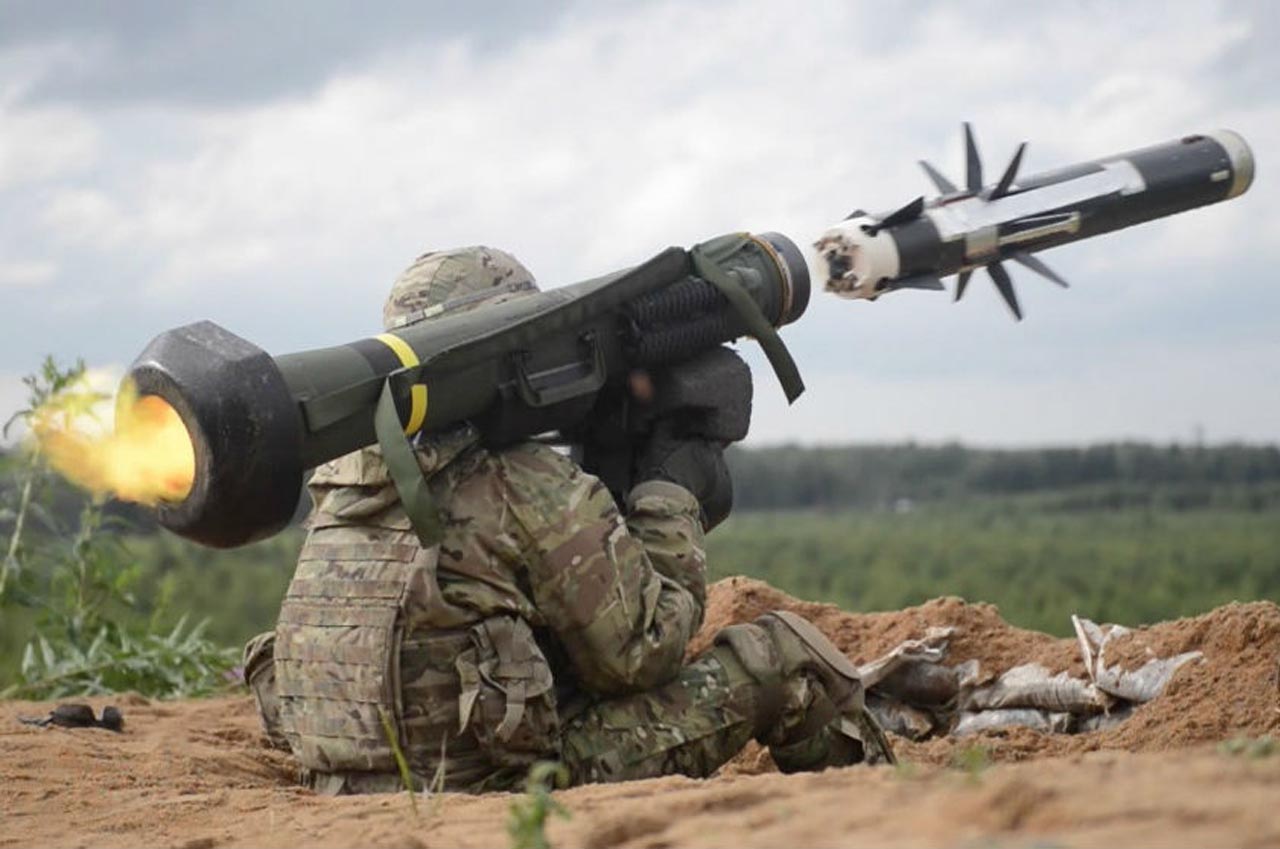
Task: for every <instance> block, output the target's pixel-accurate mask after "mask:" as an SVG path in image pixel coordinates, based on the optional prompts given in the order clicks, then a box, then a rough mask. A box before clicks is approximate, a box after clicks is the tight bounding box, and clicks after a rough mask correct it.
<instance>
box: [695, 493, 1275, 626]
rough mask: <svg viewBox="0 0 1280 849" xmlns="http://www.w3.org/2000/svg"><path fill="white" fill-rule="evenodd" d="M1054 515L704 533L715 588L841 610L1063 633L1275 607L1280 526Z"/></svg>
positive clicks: (1016, 511) (1252, 520) (943, 510)
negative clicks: (974, 610)
mask: <svg viewBox="0 0 1280 849" xmlns="http://www.w3.org/2000/svg"><path fill="white" fill-rule="evenodd" d="M1277 512H1278V511H1274V510H1273V511H1258V512H1254V511H1242V510H1220V509H1210V510H1197V511H1171V510H1146V509H1129V510H1113V511H1104V510H1090V511H1074V510H1073V511H1060V510H1054V509H1052V508H1051V507H1046V506H1045V503H1044V500H1043V499H1039V498H1035V497H1031V496H1021V497H1007V498H999V499H984V500H980V501H977V502H973V503H961V504H956V503H950V502H944V503H935V504H925V505H921V506H917V507H915V508H913V509H912V510H911V511H910V512H905V513H892V512H863V513H854V512H845V513H836V514H827V513H814V512H805V513H755V514H753V513H743V514H739V515H736V516H734V517H732V518H731V519H729V521H728V522H727V523H726V524H725V525H724V527H723V528H721V529H719V530H717V531H716V532H715V533H714V534H712V535H711V537H710V540H709V546H708V547H709V560H710V563H711V571H712V576H713V577H725V576H727V575H730V574H745V575H750V576H752V577H757V578H760V579H762V580H766V581H768V582H769V583H771V584H773V585H774V586H776V587H778V588H780V589H783V590H786V591H787V592H789V593H792V594H793V595H797V596H800V597H801V598H807V599H818V600H822V601H829V602H832V603H834V604H838V605H840V606H841V607H844V608H846V609H848V610H897V609H900V608H903V607H908V606H911V605H914V604H920V603H921V602H923V601H926V600H928V599H930V598H934V597H936V596H939V595H958V596H962V597H964V598H966V599H968V600H970V601H987V602H992V603H994V604H996V605H998V606H999V607H1000V610H1001V612H1002V613H1003V615H1004V616H1005V618H1006V619H1008V620H1009V621H1011V622H1013V623H1015V624H1017V625H1020V626H1023V627H1027V628H1034V629H1036V630H1041V631H1047V632H1049V633H1055V634H1059V635H1063V636H1065V635H1067V634H1068V632H1069V630H1070V615H1071V614H1072V613H1080V614H1083V615H1086V616H1088V617H1090V618H1092V619H1097V620H1099V621H1109V622H1121V623H1124V624H1129V625H1138V624H1143V623H1148V622H1157V621H1161V620H1164V619H1169V618H1173V617H1178V616H1186V615H1191V614H1197V613H1203V612H1205V611H1207V610H1210V609H1212V608H1213V607H1216V606H1218V605H1220V604H1224V603H1226V602H1229V601H1233V600H1240V601H1248V600H1254V599H1280V521H1278V519H1280V515H1277Z"/></svg>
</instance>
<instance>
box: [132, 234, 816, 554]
mask: <svg viewBox="0 0 1280 849" xmlns="http://www.w3.org/2000/svg"><path fill="white" fill-rule="evenodd" d="M700 257H701V258H704V259H705V258H706V257H711V258H713V260H714V263H715V266H716V267H717V268H720V269H723V270H724V271H725V272H726V273H727V275H728V279H730V280H731V281H732V284H731V285H732V286H734V287H736V288H737V289H739V290H740V291H741V293H745V296H746V297H748V298H749V299H750V303H751V304H753V305H754V307H753V309H757V310H758V311H759V313H760V314H762V315H763V319H762V320H764V321H767V322H768V324H769V325H770V326H772V327H781V326H782V325H785V324H789V323H791V322H793V321H795V320H796V319H797V318H799V317H800V315H801V314H802V313H803V312H804V310H805V308H806V306H807V304H808V297H809V278H808V269H807V266H806V265H805V263H804V260H803V258H802V256H801V254H800V252H799V251H798V250H797V248H796V247H795V245H794V244H792V243H791V242H790V241H789V240H788V239H786V237H784V236H781V235H778V234H776V233H766V234H761V235H758V236H747V235H731V236H725V237H721V238H719V239H714V240H711V241H710V242H706V243H703V244H702V245H699V246H697V247H695V248H694V249H693V250H692V251H685V250H682V249H679V248H670V249H668V250H666V251H664V252H662V253H661V254H658V255H657V256H656V257H654V258H653V259H651V260H650V261H648V262H646V263H644V264H642V265H640V266H637V267H635V268H632V269H628V270H625V271H620V272H617V273H614V274H611V275H607V276H605V277H601V278H597V279H594V280H588V281H585V282H582V283H578V284H575V285H572V286H566V287H563V288H560V289H553V290H551V291H548V292H543V293H540V294H534V295H529V296H527V297H523V298H517V299H514V300H511V301H507V302H505V303H502V304H498V305H494V306H491V307H487V308H484V309H480V310H473V311H470V312H465V313H460V314H457V315H453V316H441V317H439V318H435V319H432V320H430V321H424V322H420V323H418V324H415V325H411V326H408V327H406V328H403V329H401V330H398V331H396V332H394V333H384V334H381V335H380V336H376V337H371V338H368V339H363V340H360V341H357V342H352V343H350V344H346V345H338V346H335V347H331V348H324V349H319V350H314V351H304V352H301V353H295V354H287V355H284V356H281V357H277V358H274V359H273V358H272V357H270V356H269V355H267V354H266V353H265V352H263V351H262V350H260V349H259V348H257V347H256V346H254V345H252V344H251V343H249V342H247V341H245V340H243V339H241V338H239V337H237V336H235V335H234V334H231V333H229V332H228V331H226V330H224V329H222V328H220V327H218V326H217V325H215V324H213V323H211V322H200V323H197V324H193V325H188V326H186V327H181V328H177V329H175V330H171V331H168V332H167V333H164V334H161V335H160V336H159V337H157V338H156V339H155V340H154V341H153V342H152V343H151V344H150V345H149V346H148V347H147V348H146V349H145V350H144V351H143V353H142V354H141V355H140V356H139V357H138V359H137V360H136V361H135V362H134V364H133V365H132V366H131V368H130V371H129V376H128V379H131V380H132V381H133V382H134V383H135V384H136V386H137V387H138V391H139V392H140V393H142V394H155V395H159V396H161V397H162V398H164V399H165V400H166V401H168V402H169V403H170V404H171V405H172V406H173V407H174V408H175V409H176V410H177V411H178V413H179V415H181V416H182V419H183V421H184V423H185V424H186V425H187V429H188V432H189V433H190V434H191V437H192V441H193V443H194V445H195V453H196V475H195V481H194V484H193V486H192V490H191V492H190V494H189V495H188V496H187V497H186V498H185V499H184V500H183V501H181V502H177V503H164V504H161V505H160V506H159V507H158V508H157V517H158V519H159V521H160V523H161V524H162V525H164V526H165V527H166V528H168V529H169V530H172V531H174V532H175V533H178V534H180V535H182V536H186V537H188V538H190V539H194V540H196V541H198V542H201V543H204V544H206V545H211V546H214V547H221V548H226V547H232V546H237V545H242V544H245V543H247V542H251V541H253V540H255V539H261V538H263V537H266V536H269V535H271V534H273V533H275V532H277V531H278V530H280V529H281V528H282V527H283V526H284V525H285V523H287V522H288V520H289V519H290V518H291V516H292V515H293V512H294V508H295V506H296V502H297V496H298V493H299V490H300V488H301V482H302V475H303V472H304V471H305V470H306V469H309V468H312V467H314V466H317V465H319V464H321V463H323V462H325V461H327V460H330V459H333V458H335V457H338V456H341V455H343V454H346V453H348V452H350V451H353V450H356V449H357V448H360V447H362V446H364V445H369V444H372V443H373V442H375V441H376V440H377V437H376V434H375V425H374V412H375V409H376V407H377V404H378V401H379V398H380V397H381V396H382V393H383V390H384V387H386V386H388V385H389V386H390V391H391V393H392V397H393V398H394V401H395V407H396V411H397V413H398V414H399V419H400V423H401V425H403V427H404V431H405V433H406V434H407V435H409V436H412V435H414V434H417V433H419V432H427V433H429V432H433V431H439V430H443V429H446V428H448V427H450V426H452V425H455V424H457V423H459V422H461V421H464V420H467V421H471V422H473V423H474V424H476V426H477V427H478V428H479V429H480V431H481V433H482V435H483V438H484V439H485V441H486V442H487V443H488V444H491V445H501V444H505V443H509V442H512V441H515V440H518V439H522V438H526V437H529V436H532V435H535V434H538V433H544V432H548V431H553V430H560V429H562V428H568V427H571V426H574V425H577V424H579V423H581V422H582V421H584V419H585V418H586V417H587V416H589V415H590V413H591V410H592V407H593V405H594V403H595V399H596V396H597V394H598V393H599V392H600V391H601V390H602V389H604V388H606V387H608V386H616V385H618V384H620V383H621V382H623V381H625V380H626V379H627V375H628V374H629V373H630V372H631V371H632V370H633V369H637V368H646V367H654V366H658V365H661V364H664V363H667V362H672V361H674V360H679V359H681V358H685V357H688V356H692V355H693V354H696V353H698V352H700V351H703V350H707V349H710V348H713V347H715V346H717V345H720V344H722V343H724V342H728V341H731V340H732V339H735V338H738V337H739V336H742V335H744V334H746V333H748V332H749V331H751V330H752V328H751V327H750V322H749V321H748V320H747V318H746V317H744V315H742V314H741V312H740V311H739V310H737V309H735V308H734V306H733V305H732V302H731V298H730V297H727V296H726V293H725V292H724V290H723V289H720V288H718V287H717V286H715V285H713V284H712V283H711V282H708V281H707V280H705V279H703V278H701V277H699V276H697V273H696V272H698V271H699V270H701V269H702V268H703V266H700V265H699V262H700V261H702V260H700ZM728 294H729V295H732V294H733V293H728ZM739 297H741V295H740V296H739ZM798 391H799V390H798V387H789V390H788V393H789V395H791V394H792V393H793V392H794V393H795V394H798Z"/></svg>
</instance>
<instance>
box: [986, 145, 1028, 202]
mask: <svg viewBox="0 0 1280 849" xmlns="http://www.w3.org/2000/svg"><path fill="white" fill-rule="evenodd" d="M1026 149H1027V143H1026V142H1023V143H1022V144H1020V145H1018V152H1017V153H1015V154H1014V155H1013V159H1011V160H1009V167H1008V168H1006V169H1004V175H1003V176H1002V177H1001V178H1000V182H999V183H997V184H996V187H995V188H994V189H992V190H991V194H990V195H989V196H988V197H987V200H995V199H996V198H1002V197H1004V196H1005V195H1007V194H1009V187H1010V186H1012V185H1013V179H1014V178H1015V177H1017V176H1018V166H1019V165H1021V164H1022V153H1023V151H1025V150H1026Z"/></svg>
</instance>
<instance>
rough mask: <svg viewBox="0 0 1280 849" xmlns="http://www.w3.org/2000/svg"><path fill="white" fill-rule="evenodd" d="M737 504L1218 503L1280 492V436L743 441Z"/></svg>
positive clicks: (1264, 501) (1265, 500) (1256, 505)
mask: <svg viewBox="0 0 1280 849" xmlns="http://www.w3.org/2000/svg"><path fill="white" fill-rule="evenodd" d="M729 464H730V468H731V469H732V470H733V479H734V488H735V495H736V505H735V506H736V508H737V509H742V510H805V509H839V508H843V507H861V508H867V507H870V508H892V507H894V506H895V505H900V504H902V503H903V502H904V501H906V502H914V501H940V500H950V499H968V498H973V497H976V496H999V495H1025V494H1032V493H1045V494H1052V496H1053V497H1054V498H1055V499H1058V500H1060V501H1061V505H1060V506H1062V507H1064V508H1070V507H1071V506H1072V504H1073V498H1072V497H1073V496H1075V500H1077V501H1080V500H1081V499H1083V503H1080V504H1078V505H1076V506H1079V507H1081V508H1085V507H1087V508H1090V509H1092V508H1104V509H1105V508H1107V507H1128V506H1139V505H1141V504H1143V503H1155V504H1158V505H1159V506H1166V507H1171V508H1173V509H1187V508H1194V507H1208V506H1230V507H1233V508H1237V507H1243V508H1246V509H1264V508H1267V507H1270V506H1273V505H1275V504H1277V503H1280V501H1278V500H1277V493H1280V446H1276V445H1247V444H1229V445H1220V446H1212V447H1208V446H1187V445H1176V444H1174V445H1154V444H1150V443H1137V442H1125V443H1111V444H1101V445H1091V446H1085V447H1078V448H1034V449H981V448H969V447H965V446H963V445H959V444H946V445H917V444H914V443H905V444H901V445H850V446H838V447H802V446H781V447H771V448H740V447H735V448H733V449H732V450H731V451H730V452H729Z"/></svg>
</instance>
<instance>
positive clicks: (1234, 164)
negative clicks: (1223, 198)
mask: <svg viewBox="0 0 1280 849" xmlns="http://www.w3.org/2000/svg"><path fill="white" fill-rule="evenodd" d="M1205 135H1207V136H1208V137H1209V138H1211V139H1213V140H1214V141H1216V142H1217V143H1218V144H1220V145H1222V149H1223V150H1225V151H1226V152H1227V158H1228V159H1230V160H1231V173H1232V174H1233V175H1234V179H1233V180H1232V181H1231V189H1230V190H1229V191H1228V192H1227V198H1233V197H1236V196H1237V195H1242V194H1244V193H1245V192H1246V191H1248V189H1249V187H1250V186H1251V185H1253V174H1254V164H1253V151H1252V150H1250V149H1249V143H1248V142H1246V141H1245V140H1244V137H1243V136H1241V135H1240V134H1239V133H1237V132H1236V131H1235V130H1217V131H1215V132H1212V133H1205Z"/></svg>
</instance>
